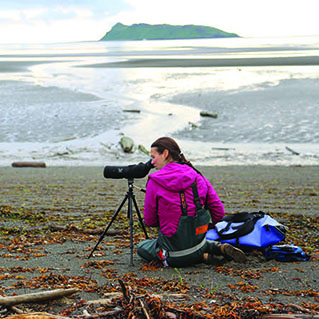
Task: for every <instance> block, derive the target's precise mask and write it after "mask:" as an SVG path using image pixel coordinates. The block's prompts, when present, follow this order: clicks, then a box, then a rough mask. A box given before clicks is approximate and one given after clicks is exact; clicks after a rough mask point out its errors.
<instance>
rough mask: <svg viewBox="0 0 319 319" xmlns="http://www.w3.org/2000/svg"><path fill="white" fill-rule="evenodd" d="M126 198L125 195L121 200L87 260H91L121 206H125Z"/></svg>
mask: <svg viewBox="0 0 319 319" xmlns="http://www.w3.org/2000/svg"><path fill="white" fill-rule="evenodd" d="M127 198H128V195H127V194H126V195H125V197H124V199H123V200H122V203H121V204H120V206H119V208H118V209H117V211H116V212H115V214H114V215H113V217H112V219H111V221H110V222H109V224H108V225H107V227H106V228H105V230H104V232H103V233H102V234H101V236H100V238H99V240H98V242H97V243H96V245H95V247H94V248H93V249H92V251H91V253H90V255H89V257H88V258H91V256H92V255H93V253H94V251H95V249H96V248H97V246H98V245H99V243H100V242H101V241H102V240H103V238H104V236H105V235H106V233H107V231H108V230H109V228H110V227H111V225H112V223H113V222H114V220H115V218H116V216H117V215H118V213H119V212H120V210H121V209H122V207H123V205H124V204H125V202H126V200H127Z"/></svg>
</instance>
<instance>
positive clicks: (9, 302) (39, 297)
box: [0, 288, 78, 307]
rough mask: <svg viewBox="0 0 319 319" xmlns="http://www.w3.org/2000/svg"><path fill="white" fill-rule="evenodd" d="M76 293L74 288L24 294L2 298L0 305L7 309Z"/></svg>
mask: <svg viewBox="0 0 319 319" xmlns="http://www.w3.org/2000/svg"><path fill="white" fill-rule="evenodd" d="M77 291H78V289H76V288H71V289H56V290H52V291H43V292H36V293H32V294H25V295H20V296H10V297H3V298H1V299H0V305H1V306H5V307H7V306H13V305H18V304H21V303H32V302H39V301H44V300H52V299H58V298H61V297H64V296H69V295H72V294H74V293H75V292H77Z"/></svg>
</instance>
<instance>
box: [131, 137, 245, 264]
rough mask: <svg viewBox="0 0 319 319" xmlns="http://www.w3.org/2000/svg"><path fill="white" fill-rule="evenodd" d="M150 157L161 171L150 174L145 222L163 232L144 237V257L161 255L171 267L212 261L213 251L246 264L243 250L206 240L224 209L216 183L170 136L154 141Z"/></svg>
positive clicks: (221, 216) (157, 257) (142, 243)
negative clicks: (155, 235)
mask: <svg viewBox="0 0 319 319" xmlns="http://www.w3.org/2000/svg"><path fill="white" fill-rule="evenodd" d="M151 156H152V164H153V165H154V167H155V168H156V169H157V170H158V171H157V172H154V173H152V174H150V175H149V178H148V182H147V187H146V195H145V205H144V221H145V223H146V225H148V226H150V227H158V228H159V233H158V239H146V240H144V241H142V242H141V243H140V244H139V245H138V248H137V253H138V254H139V255H140V256H141V257H142V258H143V259H145V260H146V261H153V260H157V261H159V260H161V259H162V261H163V263H164V264H165V265H169V266H172V267H185V266H191V265H194V264H198V263H202V262H204V263H210V262H212V261H213V256H214V255H224V256H225V257H228V258H229V259H234V260H235V261H237V262H245V261H246V256H245V254H244V252H242V251H241V250H240V249H238V248H236V247H233V246H231V245H229V244H220V243H218V242H216V241H209V240H206V232H207V230H208V228H213V227H214V225H215V224H216V223H217V222H219V221H220V220H221V219H222V218H223V217H224V215H225V211H224V207H223V204H222V202H221V201H220V199H219V197H218V195H217V193H216V191H215V190H214V189H213V187H212V185H211V184H210V183H209V181H208V180H207V179H206V178H205V177H204V176H203V175H202V174H201V173H200V172H199V171H198V170H197V169H195V168H194V167H193V165H192V164H191V163H190V162H189V161H187V160H186V158H185V156H184V155H183V154H182V153H181V150H180V147H179V146H178V144H177V143H176V141H175V140H174V139H172V138H170V137H161V138H159V139H157V140H156V141H155V142H154V143H153V144H152V145H151ZM203 206H204V207H205V208H203ZM208 212H209V213H208ZM160 258H161V259H160Z"/></svg>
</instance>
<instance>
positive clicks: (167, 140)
mask: <svg viewBox="0 0 319 319" xmlns="http://www.w3.org/2000/svg"><path fill="white" fill-rule="evenodd" d="M151 147H155V148H156V150H157V152H158V153H159V154H163V152H164V151H165V150H168V152H169V154H170V156H171V157H172V159H173V161H174V162H176V163H179V164H186V165H188V166H190V167H192V168H193V169H194V170H195V171H196V172H198V173H199V174H201V173H200V172H199V171H198V170H197V169H196V168H195V167H194V166H193V164H192V163H191V162H190V161H188V160H187V159H186V157H185V156H184V154H183V153H182V152H181V149H180V147H179V146H178V144H177V143H176V141H175V140H174V139H172V138H171V137H167V136H164V137H160V138H158V139H157V140H156V141H155V142H153V143H152V145H151Z"/></svg>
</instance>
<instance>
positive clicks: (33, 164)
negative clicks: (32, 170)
mask: <svg viewBox="0 0 319 319" xmlns="http://www.w3.org/2000/svg"><path fill="white" fill-rule="evenodd" d="M11 165H12V167H46V165H45V163H44V162H13V163H12V164H11Z"/></svg>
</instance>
